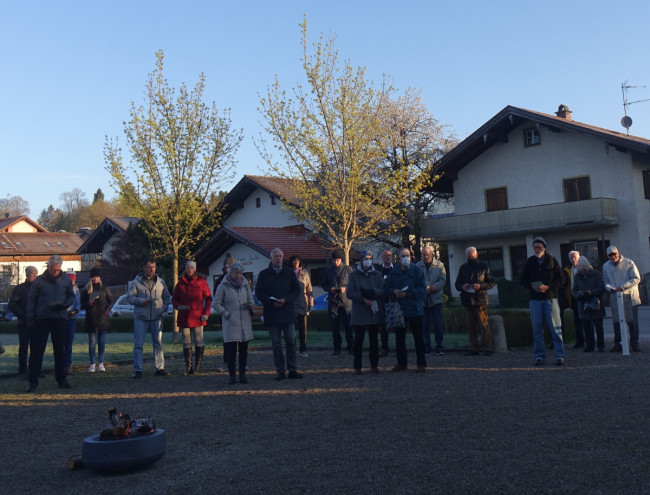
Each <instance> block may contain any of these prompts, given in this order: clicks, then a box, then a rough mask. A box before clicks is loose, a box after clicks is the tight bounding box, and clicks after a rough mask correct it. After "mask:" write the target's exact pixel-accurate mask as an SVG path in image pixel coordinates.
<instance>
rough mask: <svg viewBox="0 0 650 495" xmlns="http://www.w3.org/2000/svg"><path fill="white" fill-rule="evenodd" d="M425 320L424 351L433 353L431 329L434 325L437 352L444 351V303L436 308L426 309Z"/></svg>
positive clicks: (429, 307) (423, 333) (423, 330)
mask: <svg viewBox="0 0 650 495" xmlns="http://www.w3.org/2000/svg"><path fill="white" fill-rule="evenodd" d="M423 318H424V320H423V322H422V323H423V328H422V335H423V337H424V351H425V352H431V333H430V332H429V329H430V328H431V324H432V323H433V331H434V335H435V339H436V351H442V349H443V347H442V339H443V336H444V334H443V333H442V303H440V304H436V305H435V306H428V307H427V306H425V307H424V317H423Z"/></svg>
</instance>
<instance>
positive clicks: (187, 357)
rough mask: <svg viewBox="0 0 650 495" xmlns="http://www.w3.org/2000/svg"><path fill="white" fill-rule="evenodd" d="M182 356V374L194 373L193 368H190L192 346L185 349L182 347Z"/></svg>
mask: <svg viewBox="0 0 650 495" xmlns="http://www.w3.org/2000/svg"><path fill="white" fill-rule="evenodd" d="M183 357H184V358H185V373H183V374H184V375H186V376H187V375H192V374H194V368H192V348H191V347H188V348H187V349H186V348H185V347H183Z"/></svg>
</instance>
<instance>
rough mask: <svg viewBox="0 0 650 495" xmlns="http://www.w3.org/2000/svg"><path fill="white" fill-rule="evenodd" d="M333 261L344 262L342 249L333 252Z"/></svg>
mask: <svg viewBox="0 0 650 495" xmlns="http://www.w3.org/2000/svg"><path fill="white" fill-rule="evenodd" d="M332 259H333V260H342V259H343V251H342V250H341V249H335V250H334V251H332Z"/></svg>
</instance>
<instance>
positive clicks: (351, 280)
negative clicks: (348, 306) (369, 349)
mask: <svg viewBox="0 0 650 495" xmlns="http://www.w3.org/2000/svg"><path fill="white" fill-rule="evenodd" d="M346 294H347V295H348V298H349V299H350V300H352V316H351V317H350V324H351V325H353V326H362V325H379V324H380V323H381V322H382V319H383V317H382V312H381V311H380V310H379V305H381V304H382V301H383V295H384V277H383V275H382V274H381V273H379V272H378V271H377V270H375V268H374V267H371V268H370V269H369V270H367V271H363V269H362V268H361V267H357V269H356V270H355V271H353V272H352V273H351V274H350V276H349V277H348V285H347V292H346ZM364 298H366V299H369V300H371V301H377V310H378V311H377V312H376V313H373V312H372V309H371V308H370V306H368V305H367V304H366V303H365V302H364V301H363V299H364Z"/></svg>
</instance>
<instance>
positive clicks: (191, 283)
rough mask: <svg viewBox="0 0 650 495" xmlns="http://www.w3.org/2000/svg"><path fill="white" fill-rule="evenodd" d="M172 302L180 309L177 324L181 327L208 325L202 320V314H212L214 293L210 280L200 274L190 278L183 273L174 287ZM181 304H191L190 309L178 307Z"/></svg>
mask: <svg viewBox="0 0 650 495" xmlns="http://www.w3.org/2000/svg"><path fill="white" fill-rule="evenodd" d="M172 304H173V305H174V308H175V309H177V310H178V313H177V316H176V326H178V327H179V328H196V327H201V326H203V327H204V326H206V325H207V323H208V322H207V320H206V321H201V316H210V308H211V307H212V294H210V287H209V286H208V282H207V281H206V280H205V279H204V278H203V277H201V276H200V275H195V276H194V277H192V278H188V277H187V275H183V276H182V277H181V279H180V280H179V281H178V283H177V284H176V287H174V294H173V296H172ZM179 306H189V307H190V309H178V307H179Z"/></svg>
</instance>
